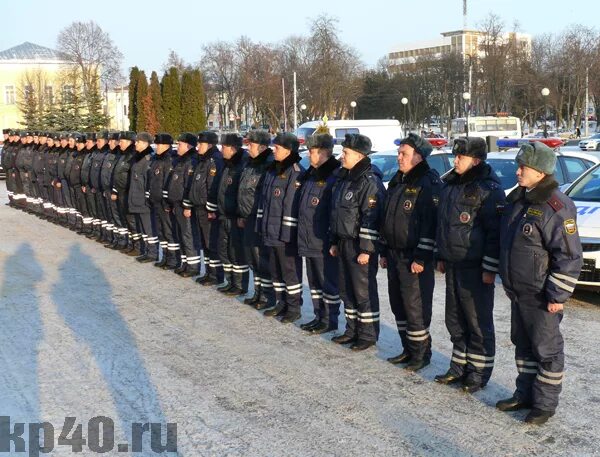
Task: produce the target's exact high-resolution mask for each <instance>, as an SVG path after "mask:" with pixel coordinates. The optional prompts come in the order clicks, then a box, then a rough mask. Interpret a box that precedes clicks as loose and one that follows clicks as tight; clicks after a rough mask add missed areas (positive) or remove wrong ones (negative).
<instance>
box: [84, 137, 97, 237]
mask: <svg viewBox="0 0 600 457" xmlns="http://www.w3.org/2000/svg"><path fill="white" fill-rule="evenodd" d="M94 148H95V145H94V142H93V140H92V138H88V136H87V135H85V147H84V151H85V152H84V157H83V162H82V163H81V192H83V195H84V196H85V203H86V208H87V216H86V217H84V219H83V232H84V233H85V236H86V237H88V238H94V237H95V236H97V232H96V233H95V232H94V230H95V229H96V227H97V225H96V224H97V223H96V219H97V218H96V196H95V195H94V194H93V193H92V187H91V180H90V176H91V172H92V161H93V158H94V156H93V152H94V150H95V149H94Z"/></svg>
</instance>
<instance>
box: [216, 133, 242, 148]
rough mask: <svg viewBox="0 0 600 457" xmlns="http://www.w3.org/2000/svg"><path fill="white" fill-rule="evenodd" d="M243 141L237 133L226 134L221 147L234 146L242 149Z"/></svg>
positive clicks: (222, 137)
mask: <svg viewBox="0 0 600 457" xmlns="http://www.w3.org/2000/svg"><path fill="white" fill-rule="evenodd" d="M242 143H243V139H242V137H241V136H240V135H238V134H237V133H224V134H223V135H221V146H234V147H236V148H241V147H242Z"/></svg>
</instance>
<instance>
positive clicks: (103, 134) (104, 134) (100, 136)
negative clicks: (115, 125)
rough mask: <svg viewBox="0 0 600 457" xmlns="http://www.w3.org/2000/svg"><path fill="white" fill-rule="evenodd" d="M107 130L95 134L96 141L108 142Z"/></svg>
mask: <svg viewBox="0 0 600 457" xmlns="http://www.w3.org/2000/svg"><path fill="white" fill-rule="evenodd" d="M108 135H109V133H108V130H102V131H101V132H98V133H97V134H96V139H97V140H107V141H108Z"/></svg>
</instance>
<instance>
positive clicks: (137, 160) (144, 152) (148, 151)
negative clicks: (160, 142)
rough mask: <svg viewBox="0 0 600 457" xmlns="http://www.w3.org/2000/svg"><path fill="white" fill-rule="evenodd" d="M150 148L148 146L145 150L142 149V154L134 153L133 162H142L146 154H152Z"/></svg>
mask: <svg viewBox="0 0 600 457" xmlns="http://www.w3.org/2000/svg"><path fill="white" fill-rule="evenodd" d="M152 152H153V151H152V148H151V147H150V146H148V147H147V148H146V149H144V150H143V151H142V152H137V151H135V161H136V162H139V161H140V160H142V159H143V158H144V157H146V156H147V155H148V154H152Z"/></svg>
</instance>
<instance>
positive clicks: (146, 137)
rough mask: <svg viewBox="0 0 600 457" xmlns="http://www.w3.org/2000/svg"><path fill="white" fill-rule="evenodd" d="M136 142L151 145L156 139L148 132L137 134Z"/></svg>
mask: <svg viewBox="0 0 600 457" xmlns="http://www.w3.org/2000/svg"><path fill="white" fill-rule="evenodd" d="M136 141H145V142H146V143H148V144H151V143H152V142H153V141H154V137H153V136H152V135H150V134H149V133H148V132H140V133H138V134H137V139H136Z"/></svg>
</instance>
